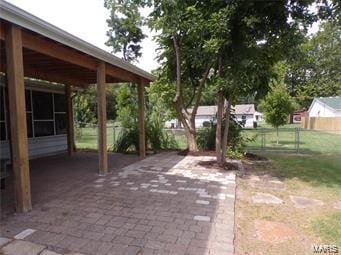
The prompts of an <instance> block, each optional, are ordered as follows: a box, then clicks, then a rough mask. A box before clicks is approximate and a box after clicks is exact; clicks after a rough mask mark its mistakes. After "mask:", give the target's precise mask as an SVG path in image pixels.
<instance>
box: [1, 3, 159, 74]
mask: <svg viewBox="0 0 341 255" xmlns="http://www.w3.org/2000/svg"><path fill="white" fill-rule="evenodd" d="M7 1H8V2H10V3H12V4H14V5H16V6H18V7H19V8H21V9H23V10H25V11H27V12H29V13H31V14H33V15H35V16H37V17H39V18H41V19H43V20H45V21H47V22H49V23H51V24H53V25H55V26H57V27H59V28H61V29H63V30H65V31H67V32H69V33H71V34H73V35H75V36H77V37H79V38H81V39H83V40H85V41H87V42H89V43H91V44H93V45H95V46H97V47H99V48H101V49H103V50H106V51H108V52H110V50H111V49H110V48H109V47H107V46H105V44H104V43H105V42H106V41H107V36H106V31H107V30H108V26H107V23H106V19H107V18H108V17H109V11H108V10H107V9H105V8H104V5H103V3H104V1H103V0H72V1H70V0H58V1H47V0H30V1H27V0H7ZM146 33H148V35H149V36H148V38H146V39H145V40H144V41H143V42H142V47H143V50H142V53H143V54H142V57H141V58H140V60H139V63H137V64H136V65H137V66H139V67H140V68H142V69H144V70H146V71H151V70H153V69H155V68H157V67H158V63H157V62H156V61H155V57H156V53H155V49H156V44H155V42H153V41H152V34H151V33H150V31H149V30H148V29H147V31H146ZM117 55H118V56H119V57H121V56H120V55H119V54H117Z"/></svg>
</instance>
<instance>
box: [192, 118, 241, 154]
mask: <svg viewBox="0 0 341 255" xmlns="http://www.w3.org/2000/svg"><path fill="white" fill-rule="evenodd" d="M223 123H225V121H223ZM216 128H217V126H216V125H215V124H214V125H212V126H211V127H208V128H202V129H199V130H198V131H197V143H198V147H199V149H201V150H215V134H216ZM241 130H242V129H241V127H240V125H239V124H238V123H236V121H235V120H234V119H233V117H232V116H231V119H230V126H229V136H228V146H229V150H228V153H230V155H232V154H233V155H235V156H237V154H238V153H240V154H242V152H243V151H244V147H245V142H246V140H247V138H245V137H243V136H242V134H241ZM222 132H224V126H223V127H222ZM221 136H222V137H223V133H222V134H221Z"/></svg>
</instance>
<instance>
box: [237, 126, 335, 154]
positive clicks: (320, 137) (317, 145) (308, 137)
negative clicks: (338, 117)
mask: <svg viewBox="0 0 341 255" xmlns="http://www.w3.org/2000/svg"><path fill="white" fill-rule="evenodd" d="M243 134H244V136H246V137H247V138H248V139H249V141H248V142H247V143H246V148H247V150H249V151H257V150H260V151H287V152H301V153H314V152H316V153H341V130H340V131H335V130H330V131H328V130H323V131H319V130H309V129H301V128H279V129H278V143H277V130H276V129H275V128H257V129H244V130H243Z"/></svg>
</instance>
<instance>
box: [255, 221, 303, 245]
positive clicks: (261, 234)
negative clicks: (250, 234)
mask: <svg viewBox="0 0 341 255" xmlns="http://www.w3.org/2000/svg"><path fill="white" fill-rule="evenodd" d="M255 229H256V233H257V238H258V239H259V240H260V241H263V242H270V243H282V242H285V241H287V240H289V239H292V238H295V237H296V236H297V234H296V232H295V231H294V230H293V229H291V228H289V227H288V226H287V225H285V224H284V223H281V222H275V221H267V220H255Z"/></svg>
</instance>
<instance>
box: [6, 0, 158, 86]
mask: <svg viewBox="0 0 341 255" xmlns="http://www.w3.org/2000/svg"><path fill="white" fill-rule="evenodd" d="M0 12H1V19H0V40H2V41H3V40H5V32H6V28H5V27H6V24H14V25H16V26H19V27H20V28H21V29H22V44H23V48H24V49H23V59H24V72H25V76H29V77H33V78H38V79H42V80H48V81H54V82H59V83H63V84H69V85H76V86H82V85H86V84H92V83H96V68H97V63H98V61H103V62H105V63H106V81H107V82H108V83H115V82H135V83H143V84H148V83H149V82H150V81H152V80H154V77H153V75H151V74H150V73H148V72H146V71H144V70H142V69H140V68H138V67H136V66H134V65H132V64H130V63H128V62H126V61H124V60H122V59H120V58H118V57H116V56H114V55H112V54H110V53H108V52H106V51H104V50H102V49H99V48H97V47H96V46H94V45H91V44H89V43H87V42H85V41H84V40H82V39H80V38H78V37H76V36H74V35H72V34H70V33H67V32H66V31H64V30H62V29H60V28H58V27H56V26H54V25H52V24H50V23H48V22H46V21H44V20H42V19H40V18H38V17H36V16H34V15H32V14H30V13H28V12H26V11H24V10H22V9H20V8H18V7H16V6H14V5H12V4H10V3H8V2H6V1H3V0H1V1H0ZM0 53H1V59H0V60H1V65H0V71H2V72H4V70H6V67H5V65H4V63H5V55H6V54H5V47H4V44H3V43H1V44H0Z"/></svg>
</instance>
